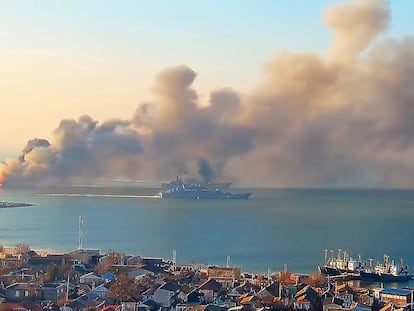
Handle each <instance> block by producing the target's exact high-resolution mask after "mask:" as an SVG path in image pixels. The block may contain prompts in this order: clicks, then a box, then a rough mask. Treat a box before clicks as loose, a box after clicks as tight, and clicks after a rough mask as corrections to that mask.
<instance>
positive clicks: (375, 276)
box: [360, 271, 413, 283]
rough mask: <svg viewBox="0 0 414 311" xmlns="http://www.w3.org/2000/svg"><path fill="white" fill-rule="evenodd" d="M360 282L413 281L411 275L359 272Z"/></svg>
mask: <svg viewBox="0 0 414 311" xmlns="http://www.w3.org/2000/svg"><path fill="white" fill-rule="evenodd" d="M360 279H361V281H365V282H384V283H385V282H387V283H388V282H406V281H409V280H412V279H413V275H412V274H398V275H394V274H391V273H375V272H366V271H361V272H360Z"/></svg>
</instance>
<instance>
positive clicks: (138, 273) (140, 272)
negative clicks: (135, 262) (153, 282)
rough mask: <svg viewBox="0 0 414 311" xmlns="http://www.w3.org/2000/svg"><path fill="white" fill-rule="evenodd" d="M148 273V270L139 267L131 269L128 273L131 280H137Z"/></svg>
mask: <svg viewBox="0 0 414 311" xmlns="http://www.w3.org/2000/svg"><path fill="white" fill-rule="evenodd" d="M146 274H147V271H145V270H144V269H140V268H138V269H134V270H131V271H129V272H128V273H127V277H128V279H130V280H137V279H139V278H141V277H143V276H145V275H146ZM151 274H152V273H151Z"/></svg>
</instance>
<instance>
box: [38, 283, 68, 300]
mask: <svg viewBox="0 0 414 311" xmlns="http://www.w3.org/2000/svg"><path fill="white" fill-rule="evenodd" d="M66 291H67V284H66V283H56V282H55V283H45V284H43V286H42V288H41V289H40V297H41V299H42V300H48V301H50V302H57V301H59V300H62V299H64V298H65V297H66Z"/></svg>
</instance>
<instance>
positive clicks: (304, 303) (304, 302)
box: [295, 285, 322, 310]
mask: <svg viewBox="0 0 414 311" xmlns="http://www.w3.org/2000/svg"><path fill="white" fill-rule="evenodd" d="M308 302H309V305H308ZM295 303H297V304H295V306H298V308H299V307H300V308H301V309H302V310H303V309H306V310H307V308H312V309H319V310H320V309H322V298H321V296H320V295H319V293H318V291H317V290H315V289H314V288H313V287H311V286H309V285H306V286H305V287H303V288H302V289H301V290H299V291H298V292H297V293H296V294H295Z"/></svg>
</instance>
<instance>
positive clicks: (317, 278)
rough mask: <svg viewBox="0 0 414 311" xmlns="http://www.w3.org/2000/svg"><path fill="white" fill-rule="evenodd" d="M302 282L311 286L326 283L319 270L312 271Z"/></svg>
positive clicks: (320, 285)
mask: <svg viewBox="0 0 414 311" xmlns="http://www.w3.org/2000/svg"><path fill="white" fill-rule="evenodd" d="M304 283H305V284H306V285H309V286H313V287H322V286H324V285H325V284H326V277H325V276H324V275H323V274H322V273H320V272H313V273H311V274H310V275H309V276H308V278H307V279H306V280H305V281H304Z"/></svg>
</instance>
